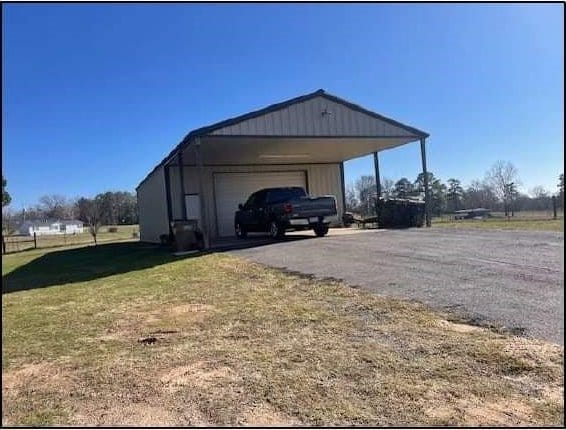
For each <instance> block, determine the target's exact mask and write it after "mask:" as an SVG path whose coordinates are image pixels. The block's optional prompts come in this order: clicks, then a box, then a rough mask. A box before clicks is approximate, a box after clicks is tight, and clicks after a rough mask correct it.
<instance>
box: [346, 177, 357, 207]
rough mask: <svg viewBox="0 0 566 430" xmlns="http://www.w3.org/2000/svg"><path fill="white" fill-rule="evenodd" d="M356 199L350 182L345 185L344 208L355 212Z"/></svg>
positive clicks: (354, 190)
mask: <svg viewBox="0 0 566 430" xmlns="http://www.w3.org/2000/svg"><path fill="white" fill-rule="evenodd" d="M358 205H359V203H358V199H357V198H356V189H355V188H354V184H352V183H350V184H348V185H347V186H346V208H345V210H346V211H348V212H355V211H356V210H357V209H358Z"/></svg>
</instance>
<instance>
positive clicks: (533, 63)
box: [2, 4, 564, 209]
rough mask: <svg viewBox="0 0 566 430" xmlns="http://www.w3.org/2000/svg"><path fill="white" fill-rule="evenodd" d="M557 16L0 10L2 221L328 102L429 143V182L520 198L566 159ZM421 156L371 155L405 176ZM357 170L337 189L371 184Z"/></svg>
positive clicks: (556, 9)
mask: <svg viewBox="0 0 566 430" xmlns="http://www.w3.org/2000/svg"><path fill="white" fill-rule="evenodd" d="M563 13H564V12H563V5H559V4H547V5H534V4H530V5H528V4H515V5H502V4H500V5H498V4H485V5H478V4H469V5H466V4H452V5H440V4H436V5H434V4H427V5H417V4H389V5H386V4H359V5H344V4H343V5H306V4H288V5H285V4H273V5H253V4H244V5H226V4H204V5H196V4H176V5H171V4H169V5H155V4H153V5H150V4H140V5H131V4H119V5H107V4H90V5H89V4H76V5H68V4H60V5H55V4H45V5H37V4H36V5H32V4H4V5H3V23H2V26H3V29H2V31H3V46H2V55H3V58H2V59H3V98H2V129H3V140H2V155H3V157H2V169H3V173H4V175H5V177H6V178H7V180H8V190H9V191H10V193H11V194H12V196H13V207H14V208H15V209H20V208H21V207H22V205H26V206H27V205H30V204H33V203H35V202H36V201H37V199H38V198H39V197H40V196H41V195H44V194H51V193H59V194H64V195H67V196H69V197H74V196H80V195H85V196H91V195H94V194H96V193H98V192H101V191H105V190H132V191H133V190H134V188H135V187H136V185H137V184H138V183H139V181H140V180H141V179H143V178H144V177H145V175H146V174H147V173H148V171H150V170H151V169H152V168H153V166H154V165H155V164H156V163H157V162H159V161H160V160H161V159H162V158H163V156H164V155H165V154H166V153H168V152H169V151H170V150H171V149H172V148H173V146H174V145H176V144H177V143H178V142H179V140H180V139H181V138H182V137H183V136H184V135H185V134H186V133H187V132H188V131H190V130H192V129H194V128H198V127H200V126H203V125H207V124H210V123H213V122H216V121H219V120H223V119H226V118H229V117H232V116H235V115H238V114H241V113H245V112H248V111H250V110H255V109H257V108H261V107H264V106H266V105H269V104H271V103H275V102H279V101H281V100H284V99H288V98H292V97H294V96H297V95H300V94H304V93H308V92H311V91H314V90H316V89H319V88H324V89H325V90H327V91H328V92H330V93H333V94H335V95H338V96H340V97H343V98H346V99H348V100H350V101H352V102H354V103H358V104H361V105H362V106H364V107H366V108H368V109H371V110H375V111H377V112H379V113H382V114H384V115H386V116H390V117H392V118H395V119H397V120H399V121H401V122H405V123H407V124H409V125H413V126H415V127H417V128H420V129H423V130H426V131H427V132H429V133H430V134H431V137H430V138H429V143H428V163H429V169H430V170H431V171H432V172H434V173H435V174H436V175H437V176H439V177H440V178H441V179H443V180H446V179H448V178H449V177H456V178H460V179H461V180H462V181H463V182H464V183H468V182H469V181H470V180H472V179H474V178H481V177H483V175H484V173H485V171H486V170H487V169H488V168H489V167H490V166H491V165H492V164H493V163H494V162H495V161H496V160H497V159H503V160H509V161H511V162H512V163H513V164H514V165H515V166H516V167H517V168H518V170H519V175H520V177H521V181H522V184H523V189H524V190H529V189H530V188H532V187H533V186H535V185H542V186H544V187H546V188H548V189H550V190H552V191H555V190H556V182H557V177H558V174H559V173H561V172H562V171H563V163H564V121H563V117H564V45H563V43H564V42H563V40H564V38H563V36H564V18H563V17H564V15H563ZM419 151H420V150H419V145H418V143H414V144H410V145H408V146H406V147H403V148H397V149H393V150H389V151H385V152H382V153H380V162H381V170H382V175H383V176H385V177H388V178H392V179H398V178H400V177H401V176H407V177H409V178H411V179H413V178H415V177H416V175H417V174H418V172H419V171H420V152H419ZM372 172H373V162H372V159H371V158H370V157H365V158H362V159H357V160H354V161H350V162H348V163H347V165H346V181H347V182H350V181H353V180H354V179H355V178H356V177H357V176H359V175H361V174H372Z"/></svg>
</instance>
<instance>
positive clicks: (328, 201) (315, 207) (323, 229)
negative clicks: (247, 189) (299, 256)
mask: <svg viewBox="0 0 566 430" xmlns="http://www.w3.org/2000/svg"><path fill="white" fill-rule="evenodd" d="M238 209H239V210H238V211H237V212H236V215H235V217H234V229H235V231H236V236H237V237H238V238H241V239H242V238H245V237H247V235H248V232H268V233H269V235H270V236H271V237H272V238H275V239H279V238H282V237H283V236H284V235H285V232H286V231H287V230H310V229H312V230H314V232H315V234H316V235H317V236H318V237H322V236H324V235H325V234H326V233H328V226H329V224H330V221H331V217H335V216H336V214H337V211H336V198H335V197H334V196H322V197H310V196H308V195H307V193H306V192H305V190H303V189H302V188H301V187H280V188H264V189H262V190H259V191H256V192H255V193H253V194H252V195H251V196H250V197H249V198H248V200H247V202H246V203H245V204H243V205H242V204H241V203H240V204H239V205H238Z"/></svg>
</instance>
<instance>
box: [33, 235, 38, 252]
mask: <svg viewBox="0 0 566 430" xmlns="http://www.w3.org/2000/svg"><path fill="white" fill-rule="evenodd" d="M33 249H37V235H36V234H35V231H34V232H33Z"/></svg>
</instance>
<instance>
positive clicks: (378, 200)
mask: <svg viewBox="0 0 566 430" xmlns="http://www.w3.org/2000/svg"><path fill="white" fill-rule="evenodd" d="M373 168H374V170H375V215H376V216H377V224H378V226H379V223H380V221H381V178H380V175H379V157H378V156H377V151H375V152H374V153H373Z"/></svg>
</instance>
